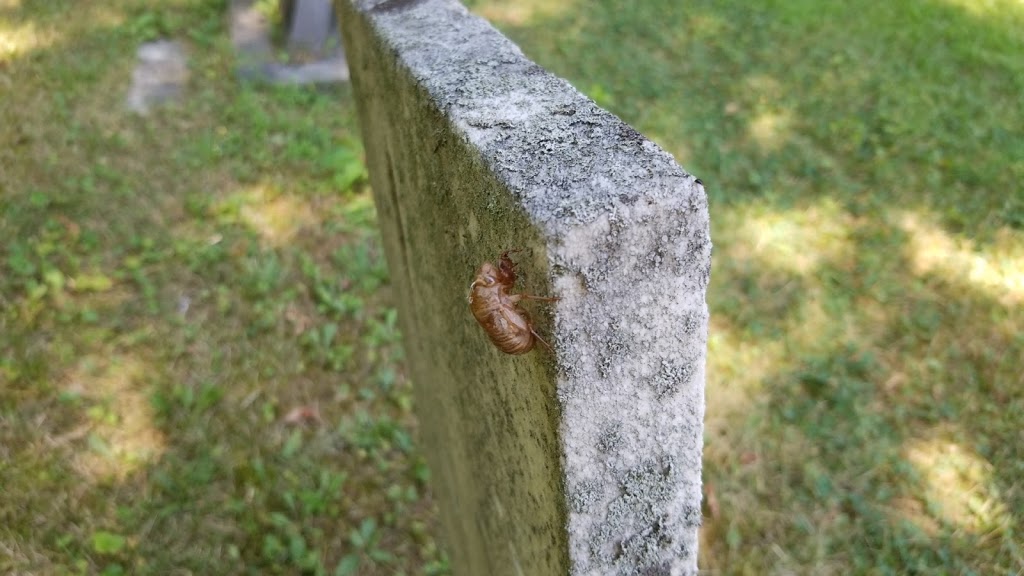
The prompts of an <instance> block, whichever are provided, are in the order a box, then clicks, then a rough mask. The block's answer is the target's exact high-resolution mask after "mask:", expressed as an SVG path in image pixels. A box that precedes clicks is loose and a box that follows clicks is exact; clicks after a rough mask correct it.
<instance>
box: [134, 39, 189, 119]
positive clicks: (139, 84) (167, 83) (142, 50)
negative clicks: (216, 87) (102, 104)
mask: <svg viewBox="0 0 1024 576" xmlns="http://www.w3.org/2000/svg"><path fill="white" fill-rule="evenodd" d="M136 55H137V57H138V61H137V63H136V64H135V69H134V70H133V71H132V83H131V86H130V87H129V89H128V97H127V98H126V106H127V107H128V109H129V110H131V111H133V112H136V113H138V114H148V113H149V112H150V110H152V109H153V108H154V107H155V106H158V105H160V104H163V103H166V102H169V101H172V100H175V99H177V98H179V97H180V96H181V94H182V92H183V91H184V89H185V85H186V84H187V83H188V77H189V72H188V59H187V57H186V55H185V49H184V47H183V46H182V45H181V44H180V43H179V42H175V41H171V40H161V41H158V42H148V43H146V44H143V45H141V46H139V49H138V51H137V52H136Z"/></svg>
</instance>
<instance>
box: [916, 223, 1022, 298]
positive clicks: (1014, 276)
mask: <svg viewBox="0 0 1024 576" xmlns="http://www.w3.org/2000/svg"><path fill="white" fill-rule="evenodd" d="M899 225H900V227H901V228H902V229H903V230H904V232H906V233H907V235H908V236H909V241H908V243H907V248H906V250H907V257H908V259H909V260H910V262H911V264H912V266H913V268H914V273H916V274H918V275H925V274H935V275H938V276H941V277H942V278H944V279H946V280H947V281H949V282H952V283H961V282H965V283H967V284H969V285H970V286H972V287H975V288H979V289H981V290H982V291H984V292H985V293H987V294H988V295H990V296H991V297H992V298H993V299H995V300H997V301H998V302H1001V303H1002V304H1004V305H1006V306H1016V305H1020V304H1021V303H1024V242H1022V239H1021V238H1019V237H1014V236H1015V235H1014V234H1012V233H1011V232H1010V231H1008V230H1006V231H1002V232H1001V233H1000V234H998V235H997V238H996V242H995V243H994V244H993V245H992V246H991V247H989V248H985V249H979V248H977V247H976V246H975V245H974V242H972V241H971V240H968V239H964V238H956V237H954V236H953V235H951V234H949V233H948V232H946V231H945V230H943V229H942V228H941V227H940V226H939V225H937V224H935V223H934V222H929V221H928V220H927V219H926V218H924V217H922V216H920V215H918V214H913V213H909V212H907V213H904V214H903V216H902V217H901V218H900V220H899ZM1016 236H1019V234H1017V235H1016Z"/></svg>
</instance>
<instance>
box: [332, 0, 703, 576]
mask: <svg viewBox="0 0 1024 576" xmlns="http://www.w3.org/2000/svg"><path fill="white" fill-rule="evenodd" d="M337 6H338V9H339V12H340V13H341V25H342V32H343V37H344V39H345V42H346V51H347V53H348V55H349V59H350V62H351V63H352V71H353V91H354V93H355V96H356V103H357V105H358V107H359V116H360V124H361V126H362V130H363V141H364V146H365V149H366V158H367V164H368V167H369V170H370V178H371V182H372V188H373V192H374V196H375V200H376V203H377V207H378V214H379V221H380V226H381V229H382V234H383V238H384V245H385V248H386V253H387V257H388V262H389V265H390V268H391V277H392V279H393V282H394V286H395V290H396V301H397V302H398V303H399V312H400V314H399V317H400V319H401V322H402V333H403V335H404V337H405V343H406V350H407V353H408V358H409V364H410V371H411V375H412V381H413V385H414V389H415V397H416V410H417V415H418V417H419V420H420V442H421V446H422V448H423V450H424V451H425V453H426V454H427V457H428V460H429V463H430V465H431V470H432V472H433V478H434V482H433V485H432V488H433V490H434V493H435V494H436V495H437V499H438V503H439V507H440V510H441V515H442V520H443V525H444V527H445V532H446V535H447V538H446V541H447V544H448V546H449V547H450V551H451V561H452V568H453V571H454V573H455V574H456V575H467V576H477V575H484V574H486V575H489V576H500V575H506V574H507V575H515V576H521V575H537V576H552V575H563V574H573V575H587V576H590V575H602V576H603V575H609V576H610V575H616V576H618V575H629V576H639V575H684V574H685V575H691V574H695V573H696V570H697V560H696V559H697V530H698V526H699V525H700V522H701V506H700V504H701V452H702V446H703V437H702V433H703V416H704V372H705V357H706V348H707V327H708V310H707V306H706V304H705V290H706V289H707V285H708V280H709V276H710V265H711V240H710V236H709V220H708V205H707V197H706V195H705V192H704V188H703V185H702V184H701V182H700V181H699V180H697V179H696V178H694V177H693V176H691V175H690V174H687V173H686V172H685V171H683V170H682V169H681V168H680V167H679V166H678V165H677V164H676V162H675V161H674V159H673V158H672V157H671V156H670V155H669V154H667V153H666V152H665V151H663V150H662V149H660V148H659V147H658V146H657V145H655V144H654V143H652V142H651V141H649V140H648V139H646V138H644V137H643V135H641V134H639V133H638V132H637V131H636V130H634V129H633V128H631V127H630V126H628V125H626V124H625V123H623V122H622V121H621V120H619V119H618V118H616V117H615V116H613V115H612V114H610V113H608V112H606V111H604V110H602V109H601V108H599V107H598V106H597V105H596V104H595V103H594V102H593V101H591V100H590V99H588V98H586V97H585V96H584V95H582V94H580V93H579V92H578V91H576V90H575V89H574V88H573V87H572V86H571V85H569V83H568V82H566V81H564V80H562V79H560V78H557V77H555V76H553V75H551V74H550V73H548V72H546V71H545V70H543V69H542V68H540V67H539V66H538V65H536V64H534V63H533V62H530V61H529V60H527V59H526V58H525V57H524V56H523V54H522V52H521V51H520V50H519V48H518V47H516V46H515V45H514V44H512V43H511V42H510V41H509V40H507V39H506V38H505V37H503V36H502V35H501V34H500V33H498V32H497V31H496V30H494V29H493V28H492V27H491V26H490V25H489V24H487V23H486V22H485V21H483V20H482V19H480V18H478V17H476V16H473V15H472V14H470V13H469V12H468V11H467V10H466V9H465V8H464V7H463V6H462V5H460V4H459V3H458V2H456V1H455V0H383V1H382V0H340V1H339V2H338V4H337ZM511 248H522V249H523V250H522V251H521V252H518V253H516V254H514V255H513V257H514V258H515V260H516V261H517V263H518V265H519V268H518V271H519V272H520V280H519V283H518V284H517V286H516V292H525V293H530V294H536V295H542V296H547V295H554V296H557V297H559V298H560V300H559V301H558V302H557V303H555V304H553V305H536V304H534V305H530V304H527V307H528V308H529V309H530V311H531V312H532V313H533V318H534V320H535V321H536V325H537V328H538V330H539V331H540V333H541V334H542V335H544V336H545V337H547V338H550V341H551V342H552V344H553V345H554V348H555V352H554V354H551V353H548V352H547V351H545V350H544V349H543V348H542V347H540V346H538V347H537V348H536V349H535V351H533V352H530V353H529V354H526V355H523V356H510V355H507V354H504V353H502V352H500V351H499V350H498V349H496V348H495V347H494V346H493V345H492V344H491V342H490V341H489V340H488V338H487V337H486V336H485V334H484V332H483V330H482V329H481V327H480V326H479V325H478V324H477V322H476V321H475V320H474V318H473V316H472V315H471V314H470V311H469V309H468V306H467V302H466V295H467V291H468V285H469V283H470V282H471V281H472V280H473V278H474V275H475V273H476V271H477V270H478V269H479V267H480V265H481V263H482V262H484V261H493V260H495V259H496V258H497V256H498V255H499V254H500V253H501V252H502V251H505V250H508V249H511Z"/></svg>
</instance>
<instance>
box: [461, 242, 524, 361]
mask: <svg viewBox="0 0 1024 576" xmlns="http://www.w3.org/2000/svg"><path fill="white" fill-rule="evenodd" d="M515 281H516V273H515V264H514V263H513V262H512V260H511V259H510V258H509V257H508V255H507V254H502V255H501V259H500V261H499V265H498V266H495V265H494V264H491V263H490V262H484V264H483V265H482V266H480V270H479V271H478V272H477V275H476V279H474V280H473V283H472V284H471V285H470V292H469V309H470V310H471V311H472V312H473V316H474V317H475V318H476V321H477V322H479V323H480V326H482V327H483V329H484V332H486V333H487V336H488V338H490V339H491V342H493V343H494V345H495V346H497V347H498V349H499V350H501V351H502V352H505V353H507V354H526V353H527V352H529V351H530V350H532V349H533V346H534V344H536V341H537V337H536V336H535V335H534V332H533V324H532V322H531V321H530V315H529V314H527V313H526V311H525V310H523V309H522V308H520V307H519V305H518V303H519V300H520V298H521V296H519V295H518V294H510V293H509V291H510V290H511V289H512V286H513V285H514V284H515Z"/></svg>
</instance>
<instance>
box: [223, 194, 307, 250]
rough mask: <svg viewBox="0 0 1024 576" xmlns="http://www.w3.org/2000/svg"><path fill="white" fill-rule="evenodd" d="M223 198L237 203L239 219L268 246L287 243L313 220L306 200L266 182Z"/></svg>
mask: <svg viewBox="0 0 1024 576" xmlns="http://www.w3.org/2000/svg"><path fill="white" fill-rule="evenodd" d="M227 202H228V203H232V204H235V203H237V205H238V217H239V219H240V220H241V221H242V222H244V223H245V224H246V225H248V226H249V227H250V228H252V229H253V230H254V231H255V232H256V233H258V234H259V235H260V238H261V239H262V240H263V241H264V242H266V243H267V244H269V245H270V246H275V247H276V246H283V245H285V244H288V243H289V242H290V241H291V240H292V239H293V238H295V235H296V234H298V233H299V231H301V230H302V229H303V228H307V227H310V226H315V225H316V224H317V217H316V214H314V213H313V209H312V208H311V207H310V206H309V204H308V203H307V202H305V201H304V200H301V199H299V198H297V197H295V196H288V195H285V194H280V193H278V192H276V191H274V190H271V189H268V188H267V187H266V186H255V187H253V188H249V189H247V190H243V191H242V192H240V193H238V194H235V195H233V196H232V197H231V198H229V199H228V200H227Z"/></svg>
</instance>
